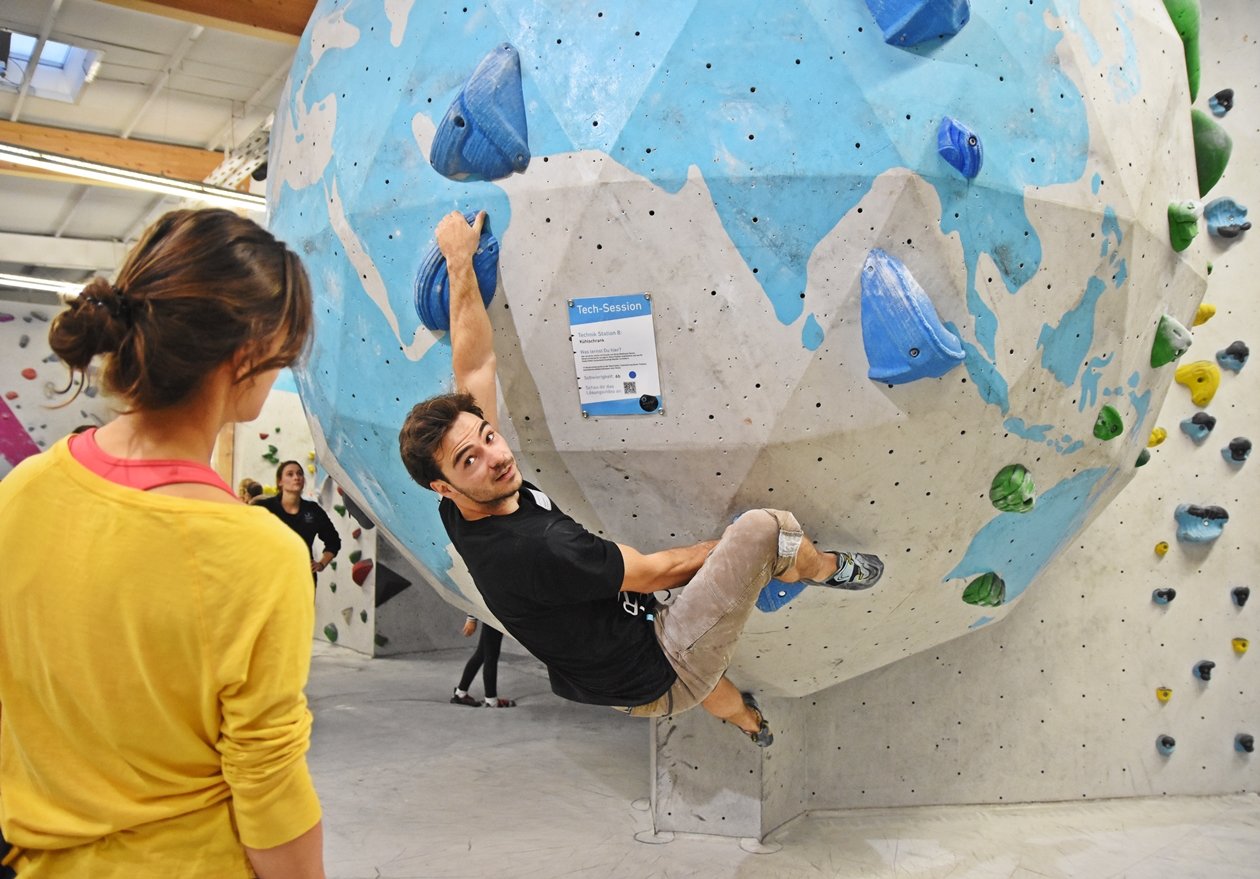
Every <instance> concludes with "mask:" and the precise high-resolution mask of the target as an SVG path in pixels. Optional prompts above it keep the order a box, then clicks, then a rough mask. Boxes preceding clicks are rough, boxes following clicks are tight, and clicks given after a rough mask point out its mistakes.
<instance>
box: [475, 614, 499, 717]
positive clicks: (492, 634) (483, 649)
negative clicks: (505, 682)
mask: <svg viewBox="0 0 1260 879" xmlns="http://www.w3.org/2000/svg"><path fill="white" fill-rule="evenodd" d="M502 647H503V633H502V632H500V631H499V630H498V629H496V628H495V627H494V626H487V625H486V624H485V623H482V624H481V641H480V643H479V644H478V645H477V650H478V652H479V653H481V654H482V661H483V663H484V665H483V666H482V669H481V682H482V683H483V684H485V685H486V701H487V702H488V701H490V700H492V699H496V698H498V695H499V650H500V649H501V648H502ZM469 683H472V681H471V680H470V681H469Z"/></svg>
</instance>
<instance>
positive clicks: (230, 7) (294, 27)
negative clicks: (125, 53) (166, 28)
mask: <svg viewBox="0 0 1260 879" xmlns="http://www.w3.org/2000/svg"><path fill="white" fill-rule="evenodd" d="M103 2H105V3H109V4H110V5H111V6H121V7H123V8H125V9H134V10H136V11H138V12H147V13H150V14H151V15H163V16H166V17H167V18H177V19H179V20H180V21H187V22H190V23H192V24H199V25H202V26H203V27H209V28H215V29H217V30H226V31H235V32H237V33H244V34H250V35H253V36H258V37H263V38H265V39H271V40H279V41H282V42H286V43H292V44H296V43H297V41H298V38H299V37H301V36H302V31H304V30H305V29H306V23H307V21H309V20H310V17H311V13H312V12H313V11H314V10H315V0H103Z"/></svg>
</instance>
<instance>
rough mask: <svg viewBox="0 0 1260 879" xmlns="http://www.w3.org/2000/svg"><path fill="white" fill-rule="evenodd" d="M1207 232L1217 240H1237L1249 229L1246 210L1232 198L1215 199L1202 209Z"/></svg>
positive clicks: (1249, 224)
mask: <svg viewBox="0 0 1260 879" xmlns="http://www.w3.org/2000/svg"><path fill="white" fill-rule="evenodd" d="M1203 217H1204V219H1206V220H1207V227H1208V232H1210V233H1211V234H1212V235H1214V236H1216V237H1217V238H1237V237H1238V236H1239V235H1241V234H1242V233H1244V232H1246V231H1247V230H1248V229H1250V228H1251V223H1250V222H1249V221H1248V220H1247V209H1246V208H1245V207H1243V206H1242V205H1240V204H1239V203H1238V202H1236V201H1234V200H1233V199H1232V198H1216V199H1213V200H1212V201H1210V202H1208V203H1207V204H1206V205H1204V207H1203Z"/></svg>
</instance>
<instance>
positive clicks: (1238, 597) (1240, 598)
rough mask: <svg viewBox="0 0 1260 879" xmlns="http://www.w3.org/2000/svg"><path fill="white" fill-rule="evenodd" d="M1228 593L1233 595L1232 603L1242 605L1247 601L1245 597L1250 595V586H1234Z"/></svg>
mask: <svg viewBox="0 0 1260 879" xmlns="http://www.w3.org/2000/svg"><path fill="white" fill-rule="evenodd" d="M1230 594H1231V595H1233V596H1234V604H1236V605H1238V606H1239V607H1243V606H1244V605H1245V604H1246V603H1247V599H1248V598H1250V597H1251V587H1250V586H1235V587H1234V588H1233V590H1232V591H1231V593H1230Z"/></svg>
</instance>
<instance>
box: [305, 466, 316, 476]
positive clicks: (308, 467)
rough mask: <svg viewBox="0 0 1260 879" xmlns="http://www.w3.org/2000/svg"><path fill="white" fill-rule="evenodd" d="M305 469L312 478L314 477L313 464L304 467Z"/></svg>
mask: <svg viewBox="0 0 1260 879" xmlns="http://www.w3.org/2000/svg"><path fill="white" fill-rule="evenodd" d="M306 469H307V470H308V471H310V474H311V475H312V476H314V475H315V465H314V464H307V465H306Z"/></svg>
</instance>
